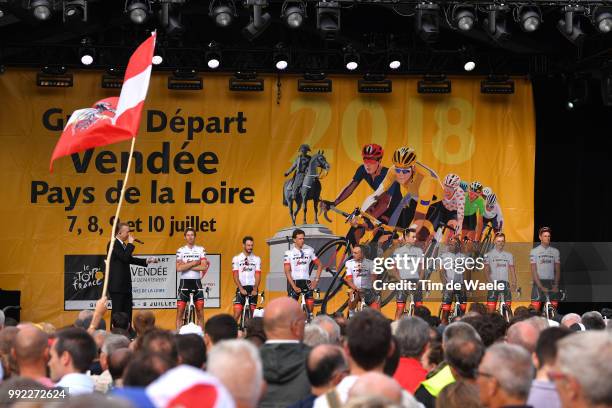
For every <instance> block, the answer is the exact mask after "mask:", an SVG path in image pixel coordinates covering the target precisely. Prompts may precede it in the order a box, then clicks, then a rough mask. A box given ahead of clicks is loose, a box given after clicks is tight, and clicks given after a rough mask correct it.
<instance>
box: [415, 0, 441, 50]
mask: <svg viewBox="0 0 612 408" xmlns="http://www.w3.org/2000/svg"><path fill="white" fill-rule="evenodd" d="M415 28H416V30H417V33H418V34H419V36H420V37H421V38H422V39H423V41H425V42H428V43H429V42H435V41H436V40H437V39H438V35H439V34H440V6H438V5H437V4H434V3H420V4H417V6H416V24H415Z"/></svg>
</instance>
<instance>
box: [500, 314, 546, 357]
mask: <svg viewBox="0 0 612 408" xmlns="http://www.w3.org/2000/svg"><path fill="white" fill-rule="evenodd" d="M535 322H536V321H535V320H531V318H529V319H527V320H522V321H519V322H516V323H514V324H513V325H512V326H510V327H509V328H508V332H507V334H506V341H507V342H508V343H510V344H516V345H518V346H521V347H523V348H524V349H525V350H527V351H528V352H529V353H533V352H534V351H535V346H536V343H537V342H538V336H539V335H540V331H541V330H540V329H539V327H538V326H536V324H535Z"/></svg>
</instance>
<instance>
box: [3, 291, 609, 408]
mask: <svg viewBox="0 0 612 408" xmlns="http://www.w3.org/2000/svg"><path fill="white" fill-rule="evenodd" d="M482 306H483V305H480V304H473V305H471V307H470V309H469V311H468V312H467V314H466V315H465V316H463V317H462V318H460V319H456V320H455V321H454V322H453V323H451V324H449V325H446V326H445V325H442V324H441V323H440V320H439V319H438V318H437V317H436V316H432V315H431V313H430V312H429V310H427V308H425V307H418V308H417V310H416V313H415V316H410V317H404V318H402V319H400V320H398V321H397V322H391V321H390V320H389V319H387V318H385V317H384V316H383V315H382V314H381V313H379V312H377V311H375V310H373V309H367V310H364V311H362V312H359V313H356V314H355V315H353V316H352V317H351V319H349V320H347V319H345V317H344V316H342V315H335V316H326V315H320V316H317V317H316V318H314V319H313V321H312V322H311V323H306V322H305V318H304V314H303V312H302V310H301V308H300V306H299V304H298V303H297V302H296V301H294V300H293V299H291V298H278V299H274V300H272V301H270V302H269V303H268V305H267V307H266V309H265V311H264V314H263V318H261V317H256V318H253V319H252V320H250V321H249V323H248V325H247V327H246V329H245V331H244V332H242V331H240V330H239V329H238V325H237V324H236V322H235V320H234V318H233V317H232V316H230V315H227V314H220V315H215V316H213V317H211V318H210V319H208V320H207V321H206V324H205V326H204V331H202V329H201V328H200V327H199V326H196V325H187V326H184V327H183V328H182V329H181V330H180V331H179V332H178V333H174V332H171V331H168V330H164V329H161V328H159V327H157V326H156V322H155V315H154V314H153V313H151V312H149V311H140V312H138V313H136V314H135V316H134V321H133V327H132V326H131V325H130V322H129V319H128V317H127V315H124V314H122V313H118V314H116V315H115V316H113V319H112V321H111V322H110V325H109V327H107V324H106V322H105V321H104V320H103V319H102V316H103V315H104V313H105V312H106V307H105V302H104V299H102V300H101V301H100V302H98V304H97V306H96V310H95V311H94V312H91V311H83V312H81V313H79V315H78V317H77V320H76V321H75V322H74V324H73V325H72V326H70V327H65V328H62V329H58V330H56V329H55V328H54V327H53V326H51V325H49V324H34V323H28V322H22V323H18V322H15V321H12V322H11V321H8V320H5V318H4V315H3V314H2V312H0V380H1V382H0V406H2V407H5V406H6V407H10V406H15V407H18V406H25V405H19V404H23V403H24V401H26V394H24V392H29V398H27V401H26V402H27V403H28V405H27V406H40V407H46V406H67V407H71V406H75V407H88V408H97V407H121V408H123V407H137V408H140V407H177V408H178V407H185V408H188V407H228V408H231V407H238V408H255V407H261V408H287V407H291V408H310V407H314V408H323V407H325V408H327V407H329V408H336V407H351V408H377V407H381V408H383V407H384V408H398V407H415V408H417V407H427V408H433V407H450V408H452V407H458V408H459V407H461V408H472V407H491V408H497V407H526V406H531V407H534V408H557V407H564V408H570V407H571V408H574V407H578V408H581V407H612V325H607V324H606V323H607V320H605V319H604V318H603V317H602V315H601V314H599V313H598V312H588V313H585V314H584V315H582V316H580V315H577V314H574V313H570V314H567V315H565V316H559V319H557V320H558V321H549V320H547V319H545V318H543V317H540V316H537V315H535V313H534V312H532V311H531V310H530V309H527V308H517V310H516V313H515V316H514V318H513V319H512V320H511V322H510V323H508V322H506V321H505V320H504V319H503V318H502V317H501V316H500V315H499V314H490V313H487V311H486V308H484V307H482ZM17 391H18V392H19V394H16V392H17ZM49 391H53V392H55V393H49ZM61 391H64V393H61ZM36 396H38V398H35V397H36ZM41 396H45V397H44V398H43V397H41Z"/></svg>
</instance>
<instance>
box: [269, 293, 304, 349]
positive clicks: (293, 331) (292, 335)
mask: <svg viewBox="0 0 612 408" xmlns="http://www.w3.org/2000/svg"><path fill="white" fill-rule="evenodd" d="M263 321H264V330H265V332H266V336H267V338H268V339H269V340H299V341H302V340H303V339H304V313H303V312H302V309H300V305H299V304H298V302H297V301H295V300H293V299H291V298H289V297H282V298H278V299H274V300H272V301H271V302H270V303H268V306H267V307H266V313H265V314H264V317H263Z"/></svg>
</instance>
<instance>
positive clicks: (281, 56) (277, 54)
mask: <svg viewBox="0 0 612 408" xmlns="http://www.w3.org/2000/svg"><path fill="white" fill-rule="evenodd" d="M275 48H276V50H275V51H274V55H273V59H274V66H275V67H276V69H278V70H279V71H283V70H285V69H287V67H288V66H289V58H290V55H289V50H287V48H286V47H285V46H284V45H283V44H280V43H279V44H276V47H275Z"/></svg>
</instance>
